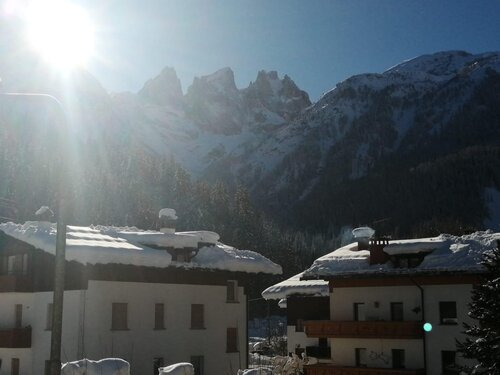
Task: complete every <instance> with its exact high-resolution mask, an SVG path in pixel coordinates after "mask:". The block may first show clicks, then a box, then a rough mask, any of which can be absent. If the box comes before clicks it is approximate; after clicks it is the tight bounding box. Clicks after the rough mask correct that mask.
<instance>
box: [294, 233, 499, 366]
mask: <svg viewBox="0 0 500 375" xmlns="http://www.w3.org/2000/svg"><path fill="white" fill-rule="evenodd" d="M364 229H367V228H364ZM362 232H364V234H363V233H362ZM358 234H359V236H358V241H357V242H355V243H352V244H350V245H347V246H344V247H342V248H340V249H337V250H335V251H333V252H331V253H330V254H327V255H325V256H323V257H321V258H319V259H317V260H316V261H315V262H314V263H313V264H312V266H311V267H310V268H309V269H307V270H306V271H305V272H304V273H303V276H302V278H301V279H303V280H311V279H312V280H325V281H327V282H328V283H329V289H330V301H329V303H330V318H329V319H328V320H309V321H305V322H303V324H304V327H305V334H306V336H307V337H308V338H318V339H319V338H325V337H326V338H328V346H329V347H330V349H331V362H330V363H322V364H321V363H320V364H317V365H310V366H306V367H305V369H306V370H305V371H306V374H307V375H336V374H342V375H359V374H378V375H384V374H392V375H403V374H404V375H415V374H427V375H438V374H452V373H457V371H456V367H455V365H460V364H467V360H465V359H463V358H461V357H460V355H459V354H458V353H457V351H456V340H462V339H463V335H462V331H463V323H464V322H470V319H469V318H468V316H467V312H468V303H469V302H470V296H471V290H472V288H473V286H474V284H477V283H478V282H480V280H481V277H482V275H483V274H484V272H485V269H484V268H483V266H482V265H481V264H480V262H481V260H482V256H483V253H484V252H486V251H490V250H492V249H493V248H494V247H495V246H496V241H497V240H499V239H500V233H492V232H477V233H474V234H471V235H466V236H462V237H455V236H451V235H440V236H438V237H434V238H424V239H413V240H400V241H394V240H388V239H380V238H378V239H377V238H373V237H372V238H371V239H369V237H370V236H373V233H369V231H367V230H364V231H360V232H358ZM425 323H428V324H426V325H425V330H424V324H425ZM426 331H428V332H426Z"/></svg>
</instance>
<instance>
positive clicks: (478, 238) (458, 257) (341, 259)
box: [304, 231, 500, 279]
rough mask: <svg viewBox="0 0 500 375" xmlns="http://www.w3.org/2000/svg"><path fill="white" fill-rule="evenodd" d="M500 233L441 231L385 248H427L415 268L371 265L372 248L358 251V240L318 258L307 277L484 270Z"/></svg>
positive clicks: (410, 251) (396, 251)
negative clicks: (444, 232)
mask: <svg viewBox="0 0 500 375" xmlns="http://www.w3.org/2000/svg"><path fill="white" fill-rule="evenodd" d="M497 240H500V233H494V232H492V231H486V232H476V233H473V234H470V235H465V236H460V237H459V236H452V235H448V234H442V235H440V236H438V237H435V238H425V239H414V240H402V241H401V240H400V241H390V243H389V245H387V246H386V247H385V248H384V251H385V252H387V253H389V254H392V255H394V254H414V253H418V252H428V253H429V254H428V255H427V256H426V257H425V258H424V260H423V262H422V263H421V264H420V265H419V266H418V267H415V268H393V267H392V265H391V262H390V261H388V262H387V263H385V264H374V265H370V262H369V258H370V252H369V251H368V250H362V251H357V246H356V244H350V245H347V246H344V247H341V248H339V249H337V250H335V251H333V252H331V253H329V254H327V255H324V256H322V257H321V258H318V259H317V260H316V261H314V263H313V264H312V266H311V267H310V268H309V269H307V270H306V271H305V272H304V277H305V278H312V279H316V278H321V277H333V276H349V275H355V274H381V273H383V274H402V273H406V274H407V273H412V274H418V273H435V272H481V271H483V270H484V267H483V266H482V265H481V264H480V263H481V260H482V256H483V254H484V253H485V252H489V251H491V250H493V249H494V248H495V247H496V241H497Z"/></svg>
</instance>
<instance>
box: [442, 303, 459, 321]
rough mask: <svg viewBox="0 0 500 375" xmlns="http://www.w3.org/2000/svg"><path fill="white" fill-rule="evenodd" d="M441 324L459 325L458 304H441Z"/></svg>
mask: <svg viewBox="0 0 500 375" xmlns="http://www.w3.org/2000/svg"><path fill="white" fill-rule="evenodd" d="M439 322H440V323H441V324H451V325H453V324H457V303H456V302H455V301H453V302H439Z"/></svg>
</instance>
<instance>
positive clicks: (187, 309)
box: [83, 281, 247, 375]
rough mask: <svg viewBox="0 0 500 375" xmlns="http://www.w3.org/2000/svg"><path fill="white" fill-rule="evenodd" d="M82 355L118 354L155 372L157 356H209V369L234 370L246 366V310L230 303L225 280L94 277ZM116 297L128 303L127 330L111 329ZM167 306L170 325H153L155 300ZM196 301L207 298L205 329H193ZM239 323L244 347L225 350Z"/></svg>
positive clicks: (168, 359)
mask: <svg viewBox="0 0 500 375" xmlns="http://www.w3.org/2000/svg"><path fill="white" fill-rule="evenodd" d="M85 301H86V303H85V339H84V343H85V344H84V347H83V356H86V357H88V358H101V357H103V356H109V357H111V356H118V357H122V358H125V359H127V360H129V361H130V362H131V366H132V367H131V372H133V373H136V374H152V373H153V358H155V357H163V358H164V363H165V365H168V364H172V363H176V362H189V361H190V358H191V356H204V370H205V371H204V373H205V374H207V375H218V374H229V373H235V372H236V371H237V370H238V369H239V368H244V366H246V342H245V339H246V324H247V323H246V311H245V296H244V294H243V288H242V287H239V288H238V301H240V302H239V303H226V287H225V286H206V285H180V284H177V285H173V284H145V283H121V282H102V281H90V282H89V288H88V290H87V292H86V297H85ZM113 302H121V303H127V304H128V328H129V330H128V331H112V330H111V306H112V303H113ZM155 303H163V304H164V306H165V327H166V328H165V330H154V304H155ZM191 304H203V305H204V315H205V329H201V330H199V329H191V327H190V326H191ZM227 328H238V339H239V353H226V329H227Z"/></svg>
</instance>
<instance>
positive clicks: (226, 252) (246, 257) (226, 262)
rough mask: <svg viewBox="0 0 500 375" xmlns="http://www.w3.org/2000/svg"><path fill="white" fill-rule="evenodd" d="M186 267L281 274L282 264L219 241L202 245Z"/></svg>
mask: <svg viewBox="0 0 500 375" xmlns="http://www.w3.org/2000/svg"><path fill="white" fill-rule="evenodd" d="M184 266H185V267H191V266H193V267H197V268H216V269H224V270H228V271H234V272H250V273H260V272H263V273H269V274H273V275H280V274H281V273H282V269H281V266H279V265H277V264H276V263H273V262H272V261H270V260H269V259H267V258H266V257H265V256H263V255H261V254H259V253H256V252H255V251H250V250H238V249H235V248H234V247H231V246H227V245H224V244H222V243H220V242H219V243H218V244H217V245H215V246H205V247H202V248H201V249H200V250H199V252H198V254H197V255H196V256H195V257H194V258H193V259H192V261H191V263H186V264H185V265H184Z"/></svg>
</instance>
